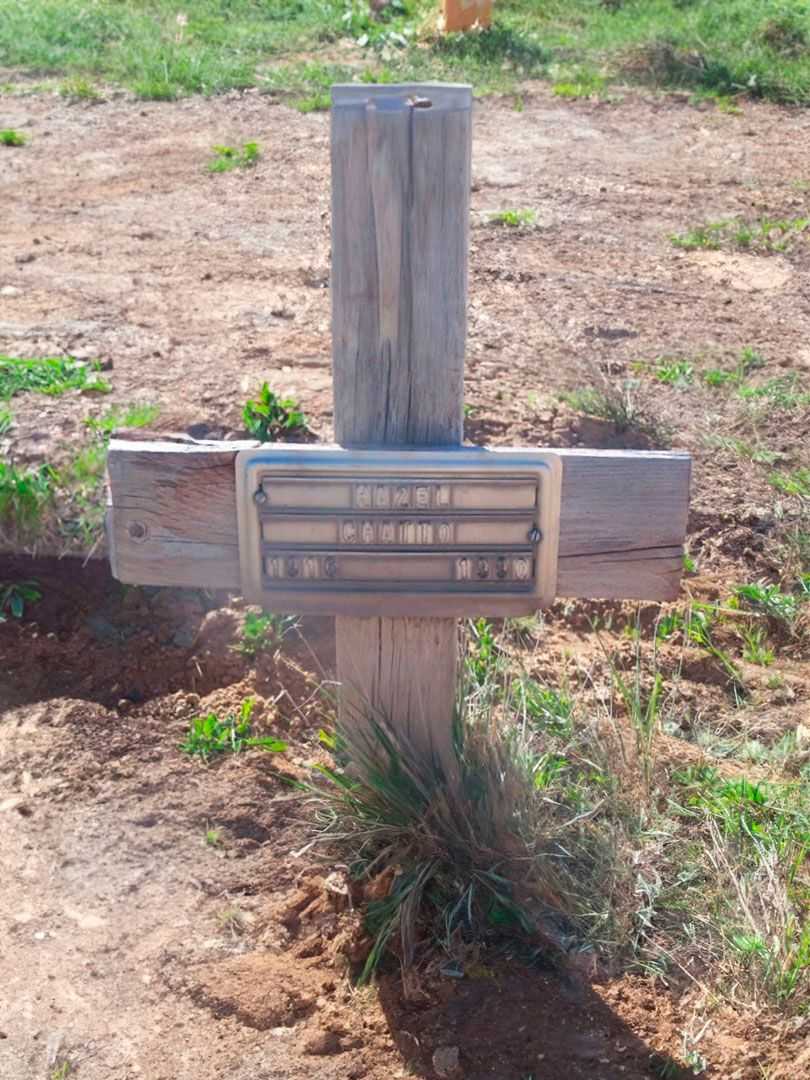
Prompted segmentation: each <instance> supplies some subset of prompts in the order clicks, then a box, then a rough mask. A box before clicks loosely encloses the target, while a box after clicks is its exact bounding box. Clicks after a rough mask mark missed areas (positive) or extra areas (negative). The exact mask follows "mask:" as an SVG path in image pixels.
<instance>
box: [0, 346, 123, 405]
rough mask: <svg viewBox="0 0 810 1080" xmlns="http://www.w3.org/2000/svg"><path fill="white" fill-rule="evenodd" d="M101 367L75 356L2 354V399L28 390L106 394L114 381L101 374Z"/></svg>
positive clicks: (0, 358)
mask: <svg viewBox="0 0 810 1080" xmlns="http://www.w3.org/2000/svg"><path fill="white" fill-rule="evenodd" d="M99 371H100V365H99V364H98V363H93V364H88V363H85V361H83V360H75V359H74V358H73V357H72V356H55V357H45V358H43V359H36V360H21V359H18V358H17V357H12V356H0V401H2V400H6V401H7V400H9V399H10V398H13V397H14V396H15V394H21V393H23V392H24V391H26V390H31V391H35V392H36V393H38V394H52V395H56V394H64V393H65V391H67V390H82V391H85V392H90V391H92V392H94V393H99V394H106V393H108V392H109V390H110V384H109V383H108V382H107V381H106V379H103V378H102V377H101V376H100V375H99V374H98V372H99Z"/></svg>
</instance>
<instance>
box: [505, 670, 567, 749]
mask: <svg viewBox="0 0 810 1080" xmlns="http://www.w3.org/2000/svg"><path fill="white" fill-rule="evenodd" d="M510 699H511V704H512V706H513V708H514V709H515V711H516V712H517V715H518V716H524V717H525V718H526V720H527V721H528V722H529V723H530V724H531V725H532V727H533V728H535V729H536V730H538V731H550V732H552V733H553V734H554V735H562V736H565V735H568V734H570V731H571V724H572V721H573V715H574V702H573V699H572V698H571V697H570V695H569V694H568V693H566V692H565V691H561V690H555V689H554V688H553V687H550V686H542V685H541V684H540V683H538V682H535V680H534V679H529V678H522V679H518V680H516V681H515V682H514V683H513V684H512V686H511V693H510Z"/></svg>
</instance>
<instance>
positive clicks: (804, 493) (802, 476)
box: [768, 469, 810, 500]
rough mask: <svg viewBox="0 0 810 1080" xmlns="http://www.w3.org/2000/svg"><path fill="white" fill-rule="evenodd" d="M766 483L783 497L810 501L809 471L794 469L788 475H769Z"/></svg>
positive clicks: (776, 473) (782, 473) (775, 473)
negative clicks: (788, 496) (790, 496)
mask: <svg viewBox="0 0 810 1080" xmlns="http://www.w3.org/2000/svg"><path fill="white" fill-rule="evenodd" d="M768 483H769V484H771V485H772V487H775V488H776V490H777V491H781V492H782V494H783V495H793V496H795V497H796V498H797V499H806V500H810V469H794V470H793V472H789V473H784V472H781V473H778V472H774V473H771V474H770V476H769V477H768Z"/></svg>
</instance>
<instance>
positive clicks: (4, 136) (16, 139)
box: [0, 128, 28, 146]
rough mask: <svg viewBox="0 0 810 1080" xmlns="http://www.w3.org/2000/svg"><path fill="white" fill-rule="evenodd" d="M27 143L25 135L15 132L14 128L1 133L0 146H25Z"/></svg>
mask: <svg viewBox="0 0 810 1080" xmlns="http://www.w3.org/2000/svg"><path fill="white" fill-rule="evenodd" d="M27 142H28V139H27V138H26V137H25V135H23V133H22V132H21V131H15V130H14V128H5V129H4V130H3V131H0V146H25V144H26V143H27Z"/></svg>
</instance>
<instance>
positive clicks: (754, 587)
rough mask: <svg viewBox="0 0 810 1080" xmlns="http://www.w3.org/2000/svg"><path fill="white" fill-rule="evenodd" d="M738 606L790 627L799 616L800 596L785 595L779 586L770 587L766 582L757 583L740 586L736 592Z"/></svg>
mask: <svg viewBox="0 0 810 1080" xmlns="http://www.w3.org/2000/svg"><path fill="white" fill-rule="evenodd" d="M734 598H735V600H736V602H737V603H738V604H742V605H745V606H747V607H749V608H750V609H751V610H752V611H758V612H761V613H762V614H763V615H767V616H768V618H769V619H773V620H774V621H775V622H778V623H783V624H784V625H786V626H790V625H791V624H792V623H793V622H795V620H796V616H797V615H798V614H799V603H800V598H799V596H797V595H795V594H794V593H784V592H782V590H781V589H780V588H779V586H778V585H769V584H768V583H767V582H764V581H755V582H753V583H752V584H750V585H738V586H737V588H736V589H735V590H734Z"/></svg>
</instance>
